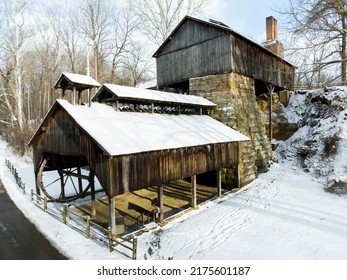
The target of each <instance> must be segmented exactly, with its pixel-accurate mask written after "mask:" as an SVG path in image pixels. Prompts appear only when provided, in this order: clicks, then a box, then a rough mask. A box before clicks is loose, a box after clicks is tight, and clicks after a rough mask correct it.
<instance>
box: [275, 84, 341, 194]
mask: <svg viewBox="0 0 347 280" xmlns="http://www.w3.org/2000/svg"><path fill="white" fill-rule="evenodd" d="M284 115H285V117H286V118H287V119H288V121H289V122H291V123H297V124H298V126H299V129H298V131H297V132H296V133H294V135H293V136H292V137H291V138H290V139H288V140H287V141H285V142H280V143H279V147H278V148H277V150H276V157H277V159H278V160H279V161H280V162H284V161H291V162H293V164H294V165H296V166H300V167H302V168H303V170H304V171H306V172H309V173H310V174H312V175H313V176H315V177H316V178H318V179H319V180H320V181H321V182H322V183H323V185H324V188H325V189H326V190H328V191H332V192H336V193H339V194H341V193H346V192H347V173H346V171H347V88H346V87H334V88H325V89H320V90H311V91H303V92H296V93H294V94H293V95H292V97H291V100H290V103H289V105H288V107H287V108H286V109H285V110H284Z"/></svg>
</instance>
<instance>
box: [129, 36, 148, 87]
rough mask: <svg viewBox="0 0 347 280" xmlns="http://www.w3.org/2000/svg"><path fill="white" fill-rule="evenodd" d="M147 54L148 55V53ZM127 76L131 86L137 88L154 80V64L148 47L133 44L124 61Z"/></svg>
mask: <svg viewBox="0 0 347 280" xmlns="http://www.w3.org/2000/svg"><path fill="white" fill-rule="evenodd" d="M146 52H147V53H146ZM123 65H124V66H123V67H124V69H125V74H127V76H128V77H129V78H130V86H132V87H136V86H138V85H140V84H141V83H146V82H149V81H151V80H153V79H154V77H153V71H151V69H153V64H152V60H151V57H150V56H149V55H148V49H147V46H146V45H143V44H142V43H139V42H133V43H132V44H131V48H130V50H129V51H128V53H127V56H126V57H125V59H124V62H123Z"/></svg>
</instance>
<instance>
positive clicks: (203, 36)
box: [155, 19, 231, 87]
mask: <svg viewBox="0 0 347 280" xmlns="http://www.w3.org/2000/svg"><path fill="white" fill-rule="evenodd" d="M155 56H156V58H157V61H156V62H157V82H158V85H159V86H160V87H165V86H169V85H172V84H175V83H180V82H184V81H188V80H189V79H190V78H192V77H200V76H204V75H211V74H220V73H226V72H230V71H231V46H230V34H229V32H227V31H226V30H225V29H221V28H217V27H215V26H214V25H210V24H207V23H204V22H200V21H195V20H190V19H188V20H186V21H185V22H184V23H183V24H182V25H181V26H180V27H179V29H178V30H177V31H176V33H174V34H173V36H172V37H170V38H169V40H168V41H167V42H166V43H164V45H163V46H162V48H161V49H159V50H158V51H157V53H156V54H155Z"/></svg>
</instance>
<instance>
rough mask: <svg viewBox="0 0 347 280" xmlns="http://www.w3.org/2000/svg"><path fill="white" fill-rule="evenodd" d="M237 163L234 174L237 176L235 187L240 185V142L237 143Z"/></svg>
mask: <svg viewBox="0 0 347 280" xmlns="http://www.w3.org/2000/svg"><path fill="white" fill-rule="evenodd" d="M236 149H237V163H236V176H237V188H240V187H241V178H240V175H241V173H240V169H241V152H240V143H239V142H238V143H237V146H236Z"/></svg>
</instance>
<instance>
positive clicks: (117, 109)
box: [116, 99, 119, 112]
mask: <svg viewBox="0 0 347 280" xmlns="http://www.w3.org/2000/svg"><path fill="white" fill-rule="evenodd" d="M116 111H117V112H119V100H118V99H117V100H116Z"/></svg>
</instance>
